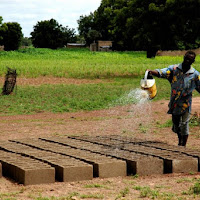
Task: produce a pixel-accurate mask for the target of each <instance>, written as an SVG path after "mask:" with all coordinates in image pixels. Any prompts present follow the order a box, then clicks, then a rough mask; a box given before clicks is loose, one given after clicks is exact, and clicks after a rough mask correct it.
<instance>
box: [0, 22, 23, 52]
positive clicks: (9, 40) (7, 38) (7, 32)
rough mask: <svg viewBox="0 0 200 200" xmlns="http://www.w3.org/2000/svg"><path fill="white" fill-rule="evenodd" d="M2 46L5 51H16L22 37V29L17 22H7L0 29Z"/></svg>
mask: <svg viewBox="0 0 200 200" xmlns="http://www.w3.org/2000/svg"><path fill="white" fill-rule="evenodd" d="M0 35H1V36H2V38H3V39H2V44H3V45H4V50H5V51H11V50H17V49H18V48H19V47H20V43H21V40H22V37H23V34H22V28H21V26H20V24H18V23H17V22H8V23H4V24H2V26H1V27H0Z"/></svg>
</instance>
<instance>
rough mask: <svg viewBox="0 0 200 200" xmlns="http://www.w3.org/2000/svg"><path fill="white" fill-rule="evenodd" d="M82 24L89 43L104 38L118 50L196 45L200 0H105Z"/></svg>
mask: <svg viewBox="0 0 200 200" xmlns="http://www.w3.org/2000/svg"><path fill="white" fill-rule="evenodd" d="M78 24H79V27H78V29H79V33H80V34H81V35H83V36H84V38H85V40H86V42H87V43H88V44H89V43H91V41H92V40H94V39H103V40H112V41H113V45H114V46H113V47H114V48H115V49H117V50H147V51H149V52H150V51H154V52H155V51H156V50H158V49H161V50H177V49H180V50H183V49H194V48H198V47H199V46H200V28H199V26H200V0H102V1H101V5H100V6H99V8H98V9H97V10H95V11H94V12H93V13H90V14H89V15H85V16H83V15H82V16H81V17H80V19H79V20H78ZM91 34H92V35H93V38H92V37H91ZM150 53H151V52H150Z"/></svg>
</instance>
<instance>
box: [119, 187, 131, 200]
mask: <svg viewBox="0 0 200 200" xmlns="http://www.w3.org/2000/svg"><path fill="white" fill-rule="evenodd" d="M129 191H130V190H129V188H128V187H126V188H124V189H123V190H121V191H120V194H119V195H118V196H117V197H116V198H115V200H117V199H120V198H122V197H126V195H127V194H128V193H129Z"/></svg>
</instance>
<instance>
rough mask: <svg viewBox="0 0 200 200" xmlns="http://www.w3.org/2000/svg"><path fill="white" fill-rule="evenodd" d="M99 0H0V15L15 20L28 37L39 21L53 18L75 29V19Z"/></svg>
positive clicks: (91, 9)
mask: <svg viewBox="0 0 200 200" xmlns="http://www.w3.org/2000/svg"><path fill="white" fill-rule="evenodd" d="M100 3H101V0H0V16H2V17H3V23H5V22H17V23H19V24H20V26H21V27H22V33H23V34H24V37H30V33H31V32H32V31H33V27H34V26H35V25H36V24H37V22H39V21H43V20H50V19H52V18H53V19H55V20H56V21H57V22H58V23H59V24H61V25H62V26H63V27H66V26H68V28H74V29H75V30H76V32H77V33H78V31H77V27H78V23H77V20H78V19H79V18H80V16H81V15H89V14H90V12H94V11H95V10H96V9H97V8H98V7H99V6H100Z"/></svg>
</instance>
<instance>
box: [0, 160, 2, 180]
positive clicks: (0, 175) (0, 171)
mask: <svg viewBox="0 0 200 200" xmlns="http://www.w3.org/2000/svg"><path fill="white" fill-rule="evenodd" d="M1 177H2V164H1V163H0V178H1Z"/></svg>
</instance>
